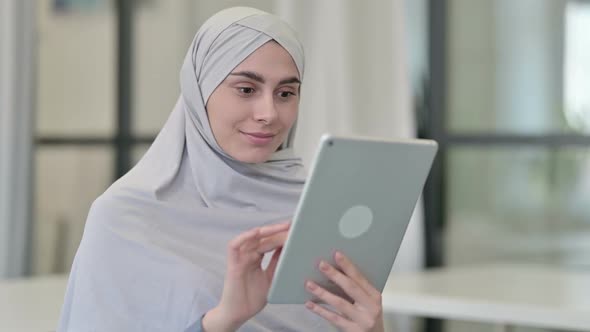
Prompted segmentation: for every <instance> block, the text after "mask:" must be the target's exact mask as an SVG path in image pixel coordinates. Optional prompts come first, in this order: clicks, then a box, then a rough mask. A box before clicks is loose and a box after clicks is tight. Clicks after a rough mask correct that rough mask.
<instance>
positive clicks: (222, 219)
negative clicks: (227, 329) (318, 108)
mask: <svg viewBox="0 0 590 332" xmlns="http://www.w3.org/2000/svg"><path fill="white" fill-rule="evenodd" d="M270 40H275V41H276V42H277V43H279V44H280V45H281V46H282V47H283V48H285V49H286V50H287V51H288V52H289V54H290V55H291V57H292V58H293V60H294V62H295V64H296V66H297V68H298V70H299V74H300V77H301V78H302V76H303V48H302V46H301V44H300V42H299V41H298V40H297V37H296V36H295V34H294V32H293V30H292V29H291V28H290V27H289V26H288V25H287V24H285V23H284V22H283V21H282V20H280V19H279V18H277V17H276V16H274V15H271V14H268V13H265V12H262V11H259V10H256V9H251V8H244V7H237V8H230V9H226V10H223V11H221V12H219V13H217V14H216V15H214V16H213V17H211V18H210V19H209V20H208V21H207V22H206V23H205V24H204V25H203V26H202V27H201V29H199V31H198V32H197V34H196V36H195V38H194V40H193V42H192V44H191V47H190V49H189V51H188V53H187V56H186V58H185V60H184V64H183V66H182V69H181V73H180V83H181V91H182V92H181V96H180V97H179V99H178V101H177V103H176V106H175V107H174V110H173V111H172V113H171V115H170V117H169V119H168V121H167V122H166V124H165V125H164V127H163V128H162V130H161V131H160V133H159V134H158V137H157V138H156V140H155V142H154V143H153V144H152V146H151V147H150V149H149V150H148V151H147V153H146V154H145V156H144V157H143V158H142V159H141V161H140V162H139V163H138V164H137V165H136V166H135V167H134V168H133V169H132V170H131V171H130V172H129V173H128V174H126V175H125V176H124V177H122V178H121V179H119V180H118V181H117V182H116V183H114V184H113V185H112V186H111V187H110V188H109V189H108V190H107V191H106V192H105V193H104V194H103V195H101V196H100V197H99V198H98V199H97V200H96V201H95V202H94V203H93V205H92V207H91V209H90V212H89V215H88V219H87V221H86V227H85V230H84V235H83V238H82V242H81V243H80V247H79V248H78V252H77V253H76V258H75V260H74V264H73V266H72V271H71V274H70V279H69V283H68V288H67V292H66V297H65V303H64V306H63V309H62V314H61V320H60V325H59V328H58V331H107V332H116V331H126V332H134V331H142V332H145V331H166V332H171V331H197V326H196V325H195V324H196V322H197V321H198V319H199V318H200V317H201V316H202V315H203V314H204V313H205V312H207V311H208V310H210V309H211V308H213V307H214V306H216V305H217V304H218V302H219V299H220V297H221V291H222V289H223V280H224V274H225V268H226V266H225V263H226V246H227V243H228V242H229V240H231V239H232V238H234V237H235V236H236V235H238V234H239V233H241V232H243V231H245V230H247V229H251V228H253V227H257V226H261V225H265V224H272V223H276V222H280V221H284V220H287V219H290V218H291V217H292V215H293V213H294V209H295V206H296V204H297V201H298V199H299V195H300V193H301V189H302V185H303V181H304V169H303V165H302V163H301V160H300V159H299V158H296V157H295V156H294V154H293V151H292V149H291V142H292V137H293V133H290V135H289V139H288V140H287V141H286V142H285V143H284V144H283V149H281V150H280V151H278V152H276V153H275V154H274V155H273V156H272V157H271V159H270V160H269V161H267V162H265V163H262V164H244V163H241V162H239V161H236V160H234V159H233V158H231V157H230V156H229V155H227V154H226V153H225V152H224V151H223V150H222V149H221V148H220V147H219V145H218V144H217V142H216V141H215V138H214V136H213V133H212V131H211V128H210V126H209V121H208V118H207V113H206V109H205V105H206V103H207V100H208V98H209V97H210V95H211V93H212V92H213V91H214V90H215V88H216V87H217V86H218V85H219V84H220V83H221V82H222V81H223V80H224V79H225V77H226V76H227V75H228V74H229V73H230V72H231V71H232V70H233V69H234V68H235V67H236V66H237V65H238V64H239V63H241V62H242V61H243V60H244V59H245V58H246V57H248V55H250V54H251V53H252V52H254V51H255V50H256V49H258V48H259V47H260V46H262V45H263V44H265V43H266V42H268V41H270ZM292 131H293V130H292ZM301 291H304V289H303V285H302V289H301ZM328 329H331V327H330V325H329V324H328V323H326V322H325V321H324V320H323V319H321V318H319V317H317V316H315V315H314V314H312V313H311V312H309V311H307V309H305V308H304V307H303V306H300V305H296V306H290V305H274V306H273V305H267V307H265V309H264V310H263V311H262V312H260V313H259V314H258V315H256V316H255V317H254V318H253V319H251V320H249V321H248V322H247V323H246V324H245V325H243V327H242V328H241V329H240V330H243V331H312V330H320V331H325V330H328Z"/></svg>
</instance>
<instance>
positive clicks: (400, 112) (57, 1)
mask: <svg viewBox="0 0 590 332" xmlns="http://www.w3.org/2000/svg"><path fill="white" fill-rule="evenodd" d="M2 1H4V2H3V3H2V7H0V10H1V11H2V12H1V13H0V20H1V21H2V22H1V23H0V33H1V34H2V35H1V36H2V39H1V42H0V46H1V47H0V61H1V62H0V66H1V67H0V69H1V71H0V76H1V78H0V79H1V85H0V111H1V112H2V113H1V116H2V117H1V121H2V122H0V130H1V131H2V132H0V139H1V142H0V158H1V159H0V195H1V196H0V251H1V255H0V276H2V277H6V278H14V277H22V276H39V275H49V274H62V273H67V272H68V271H69V269H70V266H71V263H72V260H73V257H74V254H75V251H76V249H77V246H78V244H79V241H80V239H81V236H82V232H83V229H84V222H85V219H86V215H87V212H88V208H89V206H90V204H91V203H92V201H93V200H94V199H95V198H96V197H97V196H98V195H100V194H101V193H102V192H103V191H104V190H105V189H106V188H107V187H108V186H109V185H110V184H111V183H112V182H113V181H114V180H115V179H117V178H118V177H120V176H121V175H122V174H124V173H125V172H126V171H127V170H128V169H129V168H130V167H132V166H133V165H134V163H136V162H137V161H138V160H139V158H141V156H142V155H143V153H144V152H145V151H146V149H147V148H148V147H149V144H150V142H151V141H152V140H153V139H154V138H155V136H156V134H157V133H158V131H159V129H160V128H161V126H162V125H163V123H164V122H165V120H166V118H167V116H168V114H169V112H170V111H171V110H172V107H173V106H174V103H175V101H176V99H177V98H178V95H179V70H180V65H181V63H182V61H183V58H184V55H185V53H186V51H187V48H188V46H189V44H190V42H191V40H192V38H193V36H194V33H195V32H196V31H197V29H198V27H199V26H200V25H201V24H202V23H203V22H204V20H205V19H206V18H208V17H209V16H210V15H212V14H213V13H215V12H217V11H218V10H220V9H223V8H226V7H229V6H234V5H244V6H252V7H256V8H260V9H262V10H265V11H269V12H274V13H276V14H278V15H280V16H281V17H283V18H285V19H286V20H287V21H289V22H290V23H291V24H293V26H294V27H295V29H296V30H298V32H299V33H300V36H301V38H302V41H303V43H304V45H305V48H306V55H307V66H306V78H305V80H304V84H303V93H302V98H303V99H302V104H301V109H300V112H301V120H300V123H299V127H298V136H297V142H296V148H297V149H298V150H299V151H300V152H301V154H302V155H303V156H304V159H305V160H306V161H309V159H310V156H311V155H312V152H313V151H314V149H315V143H316V142H317V138H318V137H319V135H320V134H321V133H322V132H324V131H332V132H335V133H354V134H368V135H378V136H389V137H412V136H417V137H421V138H431V139H435V140H437V141H438V142H439V144H440V152H439V154H438V157H437V159H436V162H435V164H434V167H433V169H432V172H431V175H430V177H429V180H428V182H427V185H426V187H425V190H424V193H423V200H422V201H421V203H420V205H419V206H420V211H418V212H417V214H418V215H415V218H414V220H413V228H412V230H413V231H412V232H413V233H412V234H413V236H414V237H413V238H412V239H411V240H408V241H406V242H408V243H404V246H405V247H406V249H405V252H406V253H405V255H406V256H405V257H406V258H405V261H404V262H402V263H400V264H405V266H403V267H400V269H422V268H433V267H441V266H461V265H468V264H472V263H481V262H494V261H508V262H519V263H539V264H549V265H552V266H558V267H563V268H564V269H581V270H590V38H589V37H588V34H589V33H590V1H585V0H392V1H386V0H373V1H364V2H361V1H336V0H324V1H311V0H308V1H294V0H293V1H288V0H276V1H272V0H248V1H237V0H236V1H229V0H222V1H212V0H211V1H206V0H168V1H164V0H135V1H131V0H129V1H127V0H120V1H114V0H111V1H109V0H25V1H10V0H2ZM409 236H410V235H408V237H409ZM439 323H440V322H439ZM418 325H420V326H422V327H424V328H428V329H429V330H431V331H434V330H435V329H436V328H438V329H439V330H441V329H442V330H445V331H492V327H491V326H487V325H485V324H479V325H478V324H476V323H465V322H455V321H447V322H444V323H443V324H434V325H436V326H438V327H435V328H433V327H432V326H433V324H432V323H424V324H418ZM424 325H430V327H427V326H424ZM516 330H518V331H544V330H541V329H533V328H519V329H516Z"/></svg>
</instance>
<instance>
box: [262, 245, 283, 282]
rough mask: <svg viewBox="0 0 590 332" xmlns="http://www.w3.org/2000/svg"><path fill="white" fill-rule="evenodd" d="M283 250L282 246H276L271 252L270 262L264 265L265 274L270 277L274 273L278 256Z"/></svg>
mask: <svg viewBox="0 0 590 332" xmlns="http://www.w3.org/2000/svg"><path fill="white" fill-rule="evenodd" d="M282 251H283V248H282V247H280V248H277V249H276V250H275V252H274V253H273V254H272V257H271V258H270V262H269V263H268V266H267V267H266V275H267V276H268V277H269V278H270V279H272V278H273V277H274V275H275V270H276V268H277V264H278V262H279V257H280V256H281V252H282Z"/></svg>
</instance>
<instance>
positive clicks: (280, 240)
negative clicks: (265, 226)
mask: <svg viewBox="0 0 590 332" xmlns="http://www.w3.org/2000/svg"><path fill="white" fill-rule="evenodd" d="M288 235H289V233H288V232H287V231H282V232H280V233H277V234H274V235H272V236H268V237H265V238H263V239H261V240H260V243H259V246H258V248H257V250H258V252H259V253H267V252H269V251H272V250H275V249H276V248H278V247H282V246H283V245H284V244H285V241H287V236H288Z"/></svg>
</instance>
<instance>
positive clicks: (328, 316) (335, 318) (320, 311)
mask: <svg viewBox="0 0 590 332" xmlns="http://www.w3.org/2000/svg"><path fill="white" fill-rule="evenodd" d="M305 307H306V308H307V309H309V310H310V311H312V312H313V313H315V314H316V315H318V316H320V317H323V318H324V319H325V320H327V321H329V322H330V323H332V324H333V325H335V326H336V327H339V328H340V329H342V330H352V328H353V327H354V323H353V322H351V321H350V320H348V319H346V317H343V316H342V315H340V314H338V313H335V312H333V311H330V310H328V309H326V308H324V307H322V306H321V305H319V304H317V303H313V302H311V301H307V302H306V303H305Z"/></svg>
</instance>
